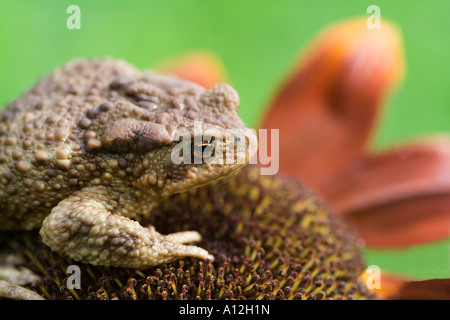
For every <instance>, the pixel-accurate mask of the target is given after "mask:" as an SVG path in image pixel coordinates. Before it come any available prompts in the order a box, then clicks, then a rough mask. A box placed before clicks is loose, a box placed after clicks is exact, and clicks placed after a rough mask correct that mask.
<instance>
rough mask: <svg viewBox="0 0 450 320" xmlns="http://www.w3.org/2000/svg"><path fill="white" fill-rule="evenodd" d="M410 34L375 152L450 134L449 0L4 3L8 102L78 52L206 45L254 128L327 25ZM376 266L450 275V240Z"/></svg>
mask: <svg viewBox="0 0 450 320" xmlns="http://www.w3.org/2000/svg"><path fill="white" fill-rule="evenodd" d="M72 4H76V5H78V6H79V7H80V9H81V29H80V30H69V29H68V28H67V27H66V21H67V18H68V17H69V16H70V14H68V13H66V10H67V7H68V6H70V5H72ZM373 4H375V5H378V6H379V7H380V9H381V18H382V21H383V19H388V20H390V21H392V22H395V23H396V24H397V25H398V26H399V27H400V28H401V30H402V32H403V37H404V45H405V53H406V64H407V70H406V77H405V79H404V81H403V82H402V84H401V85H400V87H399V88H398V89H397V90H396V91H395V92H394V94H393V95H392V96H391V97H390V99H389V108H388V109H386V112H385V113H384V114H383V118H382V121H381V124H380V126H379V128H378V131H377V134H376V136H375V138H374V139H373V141H372V147H373V148H374V149H378V148H384V147H386V146H388V145H391V144H394V143H396V142H399V141H402V140H404V139H406V138H409V137H414V136H418V135H421V134H425V133H432V132H450V63H449V53H450V36H449V34H450V1H448V0H429V1H426V2H424V1H420V0H412V1H408V2H395V3H394V2H393V1H384V0H377V1H362V0H346V1H339V2H337V1H314V2H313V1H302V0H296V1H294V0H276V1H275V0H226V1H206V0H158V1H157V0H149V1H141V0H127V1H92V0H71V1H64V0H58V1H55V0H41V1H34V0H21V1H7V0H0V15H1V19H0V105H1V106H4V105H5V104H6V103H8V102H9V101H11V100H13V99H15V98H17V97H18V96H19V95H20V94H21V92H23V91H24V90H25V89H27V88H29V87H30V86H32V85H33V84H34V83H35V81H36V80H38V79H39V78H40V77H42V76H43V75H45V74H47V73H49V72H50V71H51V70H52V69H53V68H55V67H57V66H60V65H62V64H64V63H65V62H67V61H68V60H70V59H72V58H80V57H95V56H100V57H104V56H110V57H114V58H121V59H125V60H127V61H129V62H130V63H131V64H134V65H135V66H137V67H138V68H140V69H147V68H152V66H154V65H155V64H156V63H158V62H160V61H163V60H167V59H168V58H172V57H175V58H176V57H180V56H182V55H183V54H185V53H189V52H191V51H192V50H208V51H211V52H213V53H215V54H216V55H217V56H218V57H219V58H220V59H221V60H222V61H223V63H224V66H225V68H226V73H227V75H228V78H229V82H231V83H232V85H233V86H234V87H235V88H236V90H237V91H238V92H239V95H240V98H241V108H240V111H239V112H240V115H241V117H242V118H243V119H244V121H245V122H246V123H247V124H248V125H249V126H255V125H256V123H257V121H258V120H259V119H260V117H261V113H262V111H263V110H264V108H265V107H266V106H267V103H268V101H269V99H270V97H271V96H272V95H273V93H274V90H275V89H276V88H277V86H278V85H279V82H280V81H281V80H282V79H283V78H284V77H285V76H286V75H287V73H288V72H289V70H290V68H291V67H292V65H293V63H294V62H295V61H296V60H297V59H298V56H299V53H300V52H301V50H302V48H304V46H305V44H306V43H308V41H309V40H311V39H312V38H313V37H314V36H315V35H316V34H317V33H318V32H319V31H320V30H321V29H322V28H323V27H325V26H327V25H328V24H330V23H333V22H337V21H340V20H342V19H346V18H353V17H357V16H366V17H368V16H369V14H367V13H366V10H367V7H368V6H369V5H373ZM364 254H365V256H366V259H367V263H368V265H370V264H376V265H378V266H380V268H381V269H382V270H388V271H392V272H397V273H402V274H405V275H410V276H414V277H417V278H419V279H431V278H444V277H450V239H447V240H442V241H436V242H433V243H428V244H425V245H418V246H413V247H410V248H408V249H405V250H375V249H365V251H364Z"/></svg>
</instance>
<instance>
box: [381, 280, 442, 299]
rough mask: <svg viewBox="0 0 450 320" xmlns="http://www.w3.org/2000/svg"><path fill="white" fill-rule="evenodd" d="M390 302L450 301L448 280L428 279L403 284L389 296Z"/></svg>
mask: <svg viewBox="0 0 450 320" xmlns="http://www.w3.org/2000/svg"><path fill="white" fill-rule="evenodd" d="M390 299H392V300H450V279H430V280H423V281H411V282H407V283H405V284H404V285H403V286H402V287H401V288H400V289H399V290H398V291H397V292H395V293H394V294H392V296H390Z"/></svg>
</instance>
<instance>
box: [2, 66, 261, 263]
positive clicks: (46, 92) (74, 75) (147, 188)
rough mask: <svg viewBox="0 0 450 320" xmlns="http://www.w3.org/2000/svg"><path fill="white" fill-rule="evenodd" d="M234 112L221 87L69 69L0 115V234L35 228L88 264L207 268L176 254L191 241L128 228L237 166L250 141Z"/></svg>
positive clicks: (249, 151) (198, 251)
mask: <svg viewBox="0 0 450 320" xmlns="http://www.w3.org/2000/svg"><path fill="white" fill-rule="evenodd" d="M238 104H239V98H238V95H237V94H236V92H235V91H234V89H232V88H231V87H230V86H229V85H227V84H218V85H216V86H215V87H213V88H212V89H210V90H206V89H205V88H203V87H201V86H199V85H197V84H194V83H191V82H188V81H185V80H181V79H178V78H175V77H172V76H166V75H159V74H155V73H151V72H147V73H141V72H140V71H138V70H136V69H135V68H134V67H132V66H130V65H129V64H127V63H125V62H123V61H116V60H112V59H93V60H76V61H72V62H69V63H68V64H66V65H65V66H63V67H61V68H59V69H57V70H55V71H54V72H53V73H52V74H51V75H49V76H48V77H45V78H43V79H42V80H41V81H39V82H38V83H37V85H36V86H35V87H33V88H32V89H30V90H29V91H27V92H26V93H24V94H23V95H22V96H21V97H20V98H19V99H17V100H16V101H14V102H12V103H11V104H10V105H9V106H8V108H7V109H5V110H4V111H3V112H2V114H1V118H0V179H1V184H0V230H30V229H35V228H40V235H41V237H42V240H43V242H44V243H45V244H47V245H48V246H49V247H51V248H52V249H53V250H54V251H56V252H58V253H61V254H65V255H67V256H69V257H71V258H73V259H75V260H77V261H83V262H87V263H91V264H94V265H103V266H117V267H127V268H136V269H145V268H149V267H151V266H154V265H158V264H161V263H165V262H169V261H173V260H175V259H177V258H180V257H185V256H193V257H199V258H202V259H210V260H212V259H213V257H212V256H211V255H209V254H208V252H207V251H206V250H204V249H202V248H200V247H197V246H192V245H185V243H188V242H195V241H199V240H200V234H198V233H197V232H195V231H182V232H179V233H174V234H169V235H161V234H159V233H158V232H157V231H156V230H154V228H152V227H143V226H141V225H140V224H139V222H138V221H141V220H142V219H143V218H145V217H147V216H148V215H149V214H151V211H152V208H153V207H154V206H155V205H156V204H157V203H158V202H159V201H164V198H165V197H166V196H168V195H170V194H173V193H177V192H181V191H183V190H187V189H190V188H193V187H196V186H199V185H202V184H205V183H208V182H210V181H213V180H216V179H218V178H220V177H223V176H225V175H228V174H230V173H232V172H234V171H236V170H237V169H239V168H240V167H242V166H243V165H245V163H246V162H248V159H249V158H250V157H251V156H252V155H253V154H254V153H255V150H256V147H255V145H254V143H253V141H255V139H256V137H255V135H254V133H253V132H252V131H251V130H250V129H248V128H247V127H246V126H245V125H244V124H243V122H242V121H241V119H240V118H239V117H238V115H237V107H238ZM199 124H200V127H199ZM199 128H200V130H199ZM180 137H182V138H181V139H180ZM242 141H243V143H242ZM207 151H208V152H209V153H208V152H207ZM219 151H220V152H219ZM206 154H207V155H208V156H206ZM174 159H177V161H178V160H180V159H181V160H182V161H181V163H180V161H178V162H177V161H174ZM189 159H194V160H193V161H191V162H193V163H189V161H188V160H189ZM198 159H200V161H198ZM211 159H212V160H211ZM224 159H227V160H226V161H218V160H224ZM229 159H231V160H234V161H229ZM238 159H245V161H236V160H238ZM208 160H209V161H208Z"/></svg>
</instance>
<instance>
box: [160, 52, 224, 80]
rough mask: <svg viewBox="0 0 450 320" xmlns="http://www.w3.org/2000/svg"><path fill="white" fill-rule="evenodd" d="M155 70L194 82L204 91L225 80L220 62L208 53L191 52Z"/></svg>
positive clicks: (162, 63)
mask: <svg viewBox="0 0 450 320" xmlns="http://www.w3.org/2000/svg"><path fill="white" fill-rule="evenodd" d="M156 69H157V70H159V71H160V72H163V73H170V74H175V75H176V76H178V77H180V78H183V79H186V80H189V81H192V82H196V83H198V84H200V85H202V86H203V87H205V88H206V89H210V88H211V87H213V86H214V85H216V84H217V83H221V82H226V79H227V77H226V75H225V68H224V67H223V64H222V62H221V61H220V59H219V58H218V57H217V56H216V55H214V54H212V53H210V52H192V53H190V54H187V55H185V56H183V57H181V58H178V59H171V60H168V61H163V62H161V63H160V64H159V66H157V67H156Z"/></svg>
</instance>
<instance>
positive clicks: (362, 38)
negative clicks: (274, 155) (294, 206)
mask: <svg viewBox="0 0 450 320" xmlns="http://www.w3.org/2000/svg"><path fill="white" fill-rule="evenodd" d="M401 43H402V41H401V36H400V35H399V33H398V31H397V30H396V28H395V27H394V26H392V25H390V24H388V23H386V22H385V23H384V24H383V27H382V28H381V29H379V30H369V29H368V28H367V26H366V21H365V20H364V19H358V20H354V21H353V20H352V21H346V22H343V23H340V24H337V25H334V26H331V27H330V28H328V29H327V30H325V31H324V32H323V34H322V35H321V36H320V37H318V39H317V40H316V41H315V42H314V44H313V45H312V46H311V47H310V49H309V50H308V51H307V52H306V55H305V56H304V57H303V59H302V61H301V64H300V65H299V66H298V67H297V68H296V69H295V70H294V72H293V73H292V74H291V75H290V77H289V78H288V79H287V80H286V81H285V82H284V84H283V85H282V86H281V88H280V90H279V91H278V93H277V94H276V95H275V97H274V99H273V102H272V103H271V105H270V107H269V109H268V111H267V114H266V116H265V119H264V121H263V123H262V126H261V127H262V128H266V129H279V130H280V132H279V133H280V141H279V149H280V171H282V172H285V173H288V174H291V175H294V176H297V177H299V178H301V179H302V180H303V181H305V182H306V183H307V184H308V185H309V186H312V187H314V186H317V185H318V184H319V183H320V182H322V181H323V180H324V179H325V178H326V177H327V176H329V175H330V174H331V173H332V172H335V171H336V170H337V169H338V168H340V167H342V166H343V165H344V164H346V163H348V162H349V161H350V160H353V159H355V158H356V157H358V156H359V155H360V154H361V153H362V152H363V151H364V148H365V144H366V141H367V139H368V137H369V136H370V134H371V133H372V129H373V127H374V124H375V122H376V119H377V116H378V113H379V110H380V106H381V104H382V102H383V100H384V98H385V96H386V94H387V93H388V91H389V90H390V89H391V88H392V87H393V86H394V85H395V84H396V83H397V82H398V80H399V79H400V77H401V75H402V73H403V54H402V50H401V48H402V45H401Z"/></svg>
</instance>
